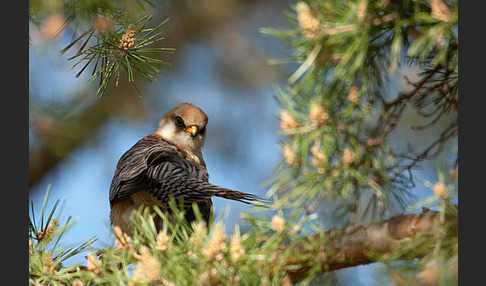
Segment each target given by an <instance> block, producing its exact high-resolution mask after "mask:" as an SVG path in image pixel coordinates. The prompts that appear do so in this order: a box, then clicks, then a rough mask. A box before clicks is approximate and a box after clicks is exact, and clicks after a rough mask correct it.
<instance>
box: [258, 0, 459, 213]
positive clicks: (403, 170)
mask: <svg viewBox="0 0 486 286" xmlns="http://www.w3.org/2000/svg"><path fill="white" fill-rule="evenodd" d="M445 3H447V4H445ZM294 11H295V13H289V14H288V18H289V21H290V22H291V24H292V25H293V27H294V29H292V30H275V29H270V28H265V29H262V32H263V33H265V34H268V35H272V36H275V37H278V38H281V39H283V40H284V41H286V42H287V43H288V46H289V49H290V50H291V51H293V56H292V58H289V59H280V60H273V62H274V63H286V62H296V63H299V68H298V69H297V70H296V71H295V73H294V74H293V75H292V76H291V77H290V78H289V81H288V85H287V86H286V87H285V88H284V89H279V90H278V92H277V95H276V98H277V100H278V101H279V103H280V104H281V107H282V111H281V116H280V120H281V127H282V135H284V136H285V139H284V142H283V143H282V150H283V154H284V159H285V160H284V161H283V162H282V164H281V165H280V167H279V169H278V171H277V172H276V174H277V175H276V176H275V178H274V180H273V181H272V182H271V184H272V188H271V191H270V193H271V194H274V193H277V192H278V193H280V194H282V193H287V194H288V195H287V196H286V197H285V198H284V199H283V200H282V201H281V205H282V206H283V205H285V206H286V207H288V208H299V207H302V206H308V205H311V204H312V202H313V201H316V200H320V199H327V200H331V201H333V204H334V205H336V202H338V201H343V202H344V203H343V204H342V205H340V207H345V210H344V211H342V213H347V214H349V215H350V216H351V217H352V214H354V213H356V212H357V209H358V207H359V205H360V204H361V202H362V201H363V200H366V206H365V214H366V213H367V212H371V215H372V217H376V216H377V215H381V216H384V215H389V214H390V212H389V209H390V208H391V207H393V206H395V207H396V206H399V207H401V209H402V210H403V209H405V208H406V206H407V205H408V203H409V202H410V199H413V196H412V194H411V193H410V192H409V189H410V188H412V187H414V186H415V181H414V179H413V175H412V170H413V168H414V167H416V166H417V164H419V163H420V162H422V161H424V160H427V159H431V158H434V157H435V156H437V155H439V154H440V152H441V151H442V148H443V147H444V145H445V144H446V143H447V142H449V141H450V140H452V139H455V138H456V136H457V101H458V90H457V85H458V69H457V48H458V38H457V1H447V2H442V1H431V2H428V1H392V0H386V1H364V0H359V1H307V2H299V3H297V5H296V8H295V10H294ZM402 63H403V64H407V65H416V66H418V67H419V68H420V69H421V70H422V71H421V72H420V74H418V75H407V76H414V77H415V78H417V79H415V80H412V79H409V78H407V77H406V81H407V83H408V86H409V87H410V89H411V90H410V91H403V92H399V94H398V95H397V96H394V95H393V94H390V90H389V89H387V88H386V87H387V85H390V81H391V77H392V76H393V75H394V74H395V73H396V72H397V69H398V68H399V67H400V65H401V64H402ZM410 105H411V106H414V107H415V109H416V110H417V112H418V113H419V114H420V116H422V119H421V122H422V123H423V124H420V125H418V126H411V127H412V129H415V130H424V129H427V128H431V127H435V126H437V124H436V123H437V122H438V121H439V119H441V118H442V117H446V116H449V117H452V118H454V119H453V120H451V122H450V124H449V125H448V126H447V127H446V128H445V129H444V130H443V132H442V134H441V136H440V137H439V138H437V140H435V141H434V142H433V143H432V144H431V145H430V146H426V147H425V148H423V149H422V148H420V149H422V150H419V151H416V150H408V151H407V152H402V151H400V150H396V148H393V146H392V145H391V144H389V143H390V142H389V140H388V139H389V135H390V134H391V133H392V131H393V130H394V129H395V127H396V126H397V124H398V123H399V121H400V119H401V116H402V115H403V113H404V110H405V109H406V107H407V106H410ZM430 118H432V119H430ZM405 141H406V140H405ZM456 167H457V161H456V164H455V166H451V169H455V168H456ZM304 190H305V191H304ZM365 194H368V195H365ZM360 197H363V199H361V200H360ZM370 197H371V199H370ZM336 211H338V210H336Z"/></svg>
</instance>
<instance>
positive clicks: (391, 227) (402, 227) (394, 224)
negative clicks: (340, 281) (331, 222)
mask: <svg viewBox="0 0 486 286" xmlns="http://www.w3.org/2000/svg"><path fill="white" fill-rule="evenodd" d="M439 220H440V213H439V212H435V211H430V210H427V209H425V210H424V212H423V213H421V214H410V215H397V216H394V217H392V218H390V219H388V220H384V221H380V222H376V223H371V224H368V225H362V226H350V227H347V228H344V229H331V230H329V231H327V232H325V233H324V234H322V235H312V236H308V237H306V238H304V239H302V240H299V241H298V242H297V243H295V242H294V243H291V244H287V245H285V246H284V247H282V248H280V250H279V251H278V252H277V253H278V254H277V256H276V260H275V261H278V260H280V259H281V258H283V257H282V256H286V255H289V254H288V253H291V254H290V255H289V256H288V257H286V258H284V259H285V261H286V263H285V264H286V266H288V267H289V266H292V265H295V266H297V265H299V266H301V267H299V268H298V269H292V268H291V270H288V271H287V273H288V275H289V277H290V278H291V279H292V281H294V282H298V281H301V280H302V279H304V278H306V277H308V275H309V273H310V272H314V271H315V272H314V274H323V273H326V272H330V271H334V270H338V269H342V268H347V267H353V266H357V265H365V264H369V263H373V262H384V261H391V260H411V259H414V258H422V257H425V256H426V255H428V254H431V253H432V252H433V250H434V246H435V241H436V239H438V237H436V236H437V235H438V234H439V233H441V231H439V230H440V229H441V228H445V229H444V230H445V234H446V235H445V239H454V238H457V230H458V228H457V227H458V219H457V212H454V214H448V215H446V222H447V224H446V225H441V224H440V221H439ZM289 248H291V249H290V252H289ZM404 250H405V251H404ZM397 251H400V252H397ZM310 263H312V264H310Z"/></svg>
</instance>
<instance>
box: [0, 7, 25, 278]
mask: <svg viewBox="0 0 486 286" xmlns="http://www.w3.org/2000/svg"><path fill="white" fill-rule="evenodd" d="M28 5H29V2H28V1H10V2H8V5H7V3H6V2H5V3H4V5H3V6H2V8H3V12H4V13H3V14H4V15H5V16H4V17H2V24H1V27H2V35H3V36H2V38H3V40H2V44H1V48H2V53H1V55H2V64H1V66H2V74H3V76H2V81H1V82H2V86H3V87H2V92H1V95H2V107H3V108H2V109H3V112H1V113H0V114H1V115H0V122H1V124H2V126H1V127H0V128H1V130H2V135H3V136H2V140H0V141H1V142H2V164H1V166H2V174H4V176H3V180H2V195H3V196H2V198H1V199H0V201H1V202H2V207H0V209H1V214H0V215H1V218H2V227H1V235H0V237H1V239H2V244H1V246H2V259H0V261H1V266H0V267H1V269H2V272H3V273H8V275H3V277H4V278H5V279H6V280H9V281H8V282H7V281H2V284H5V285H27V283H28V277H29V267H28V266H29V256H28V242H27V241H28V239H27V237H28V215H29V212H28V186H27V181H28V180H27V179H28V178H27V176H28V144H29V135H28V134H29V131H28V130H29V129H28V124H29V123H28V122H29V116H28V112H29V97H28V95H29V74H28V70H29V66H28V63H29V62H28V59H29V52H28V51H29V50H28V47H29V46H28V45H29V37H28V33H29V22H28V15H29V9H28V7H29V6H28ZM4 251H5V252H4ZM2 280H3V279H2ZM10 280H13V281H10ZM9 282H10V283H9ZM12 282H14V283H12Z"/></svg>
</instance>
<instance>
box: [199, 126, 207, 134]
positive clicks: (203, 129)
mask: <svg viewBox="0 0 486 286" xmlns="http://www.w3.org/2000/svg"><path fill="white" fill-rule="evenodd" d="M205 132H206V126H204V127H203V128H201V130H199V134H202V135H204V133H205Z"/></svg>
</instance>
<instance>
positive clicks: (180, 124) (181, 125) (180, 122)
mask: <svg viewBox="0 0 486 286" xmlns="http://www.w3.org/2000/svg"><path fill="white" fill-rule="evenodd" d="M174 121H175V124H176V126H177V127H179V128H185V127H186V125H185V124H184V120H182V118H181V117H180V116H176V117H175V118H174Z"/></svg>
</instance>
